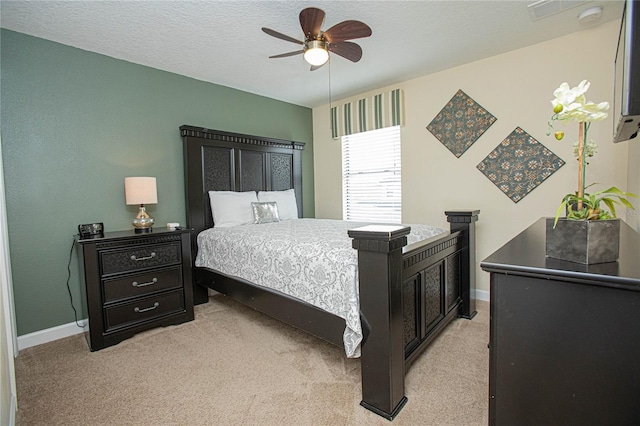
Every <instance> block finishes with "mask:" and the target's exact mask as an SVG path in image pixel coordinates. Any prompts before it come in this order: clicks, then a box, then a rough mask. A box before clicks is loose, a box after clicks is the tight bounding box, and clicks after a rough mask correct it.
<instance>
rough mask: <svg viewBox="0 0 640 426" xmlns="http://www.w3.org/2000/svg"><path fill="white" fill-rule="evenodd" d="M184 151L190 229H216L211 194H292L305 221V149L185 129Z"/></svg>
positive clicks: (299, 145) (298, 145) (280, 142)
mask: <svg viewBox="0 0 640 426" xmlns="http://www.w3.org/2000/svg"><path fill="white" fill-rule="evenodd" d="M180 134H181V135H182V140H183V146H184V182H185V194H186V204H187V227H189V228H191V229H193V230H194V235H197V234H198V233H199V232H200V231H202V230H204V229H206V228H211V227H212V226H213V217H212V215H211V205H210V203H209V191H282V190H286V189H291V188H293V189H294V190H295V194H296V200H297V202H298V214H299V215H302V163H301V152H302V150H303V149H304V143H302V142H292V141H285V140H280V139H271V138H264V137H260V136H250V135H242V134H238V133H229V132H222V131H219V130H210V129H204V128H201V127H193V126H186V125H185V126H180Z"/></svg>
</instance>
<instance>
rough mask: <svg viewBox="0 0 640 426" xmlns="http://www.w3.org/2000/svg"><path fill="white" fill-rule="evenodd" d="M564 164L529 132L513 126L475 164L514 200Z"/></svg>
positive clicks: (527, 192)
mask: <svg viewBox="0 0 640 426" xmlns="http://www.w3.org/2000/svg"><path fill="white" fill-rule="evenodd" d="M564 164H565V162H564V161H563V160H562V159H561V158H560V157H558V156H557V155H555V154H554V153H553V152H551V151H549V149H547V147H545V146H544V145H542V144H541V143H540V142H538V141H537V140H536V139H534V138H533V136H531V135H529V134H528V133H527V132H525V131H524V130H522V129H521V128H520V127H516V129H515V130H514V131H513V132H511V134H510V135H509V136H507V137H506V139H505V140H503V141H502V142H501V143H500V145H498V146H497V147H496V148H495V149H494V150H493V151H491V152H490V153H489V155H487V156H486V157H485V159H484V160H482V161H481V162H480V164H478V166H477V167H478V170H480V171H481V172H482V173H483V174H484V175H485V176H486V177H487V178H489V180H490V181H491V182H493V183H494V185H496V186H497V187H498V189H500V190H501V191H502V192H504V193H505V194H506V195H507V197H509V198H511V201H513V202H514V203H517V202H518V201H520V200H522V199H523V198H524V197H526V196H527V194H529V193H530V192H531V191H533V190H534V189H535V188H536V187H537V186H538V185H540V184H541V183H542V182H543V181H544V180H545V179H547V178H548V177H549V176H551V175H552V174H553V173H555V172H556V171H557V170H558V169H559V168H560V167H562V166H564Z"/></svg>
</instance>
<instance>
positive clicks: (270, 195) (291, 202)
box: [258, 189, 298, 220]
mask: <svg viewBox="0 0 640 426" xmlns="http://www.w3.org/2000/svg"><path fill="white" fill-rule="evenodd" d="M258 200H259V201H261V202H263V201H275V202H276V204H278V216H279V217H280V220H287V219H297V218H298V203H296V193H295V191H294V190H293V189H287V190H285V191H260V192H258Z"/></svg>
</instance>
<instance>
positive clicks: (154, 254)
mask: <svg viewBox="0 0 640 426" xmlns="http://www.w3.org/2000/svg"><path fill="white" fill-rule="evenodd" d="M154 257H156V252H155V251H152V252H151V255H149V256H145V257H136V255H135V254H132V255H131V260H135V261H136V262H140V261H141V260H149V259H153V258H154Z"/></svg>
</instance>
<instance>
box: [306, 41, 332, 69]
mask: <svg viewBox="0 0 640 426" xmlns="http://www.w3.org/2000/svg"><path fill="white" fill-rule="evenodd" d="M304 60H305V61H307V62H308V63H309V64H310V65H313V66H316V67H317V66H320V65H323V64H324V63H325V62H327V61H328V60H329V51H328V50H327V43H326V42H325V41H322V40H309V41H307V42H306V44H305V49H304Z"/></svg>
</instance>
